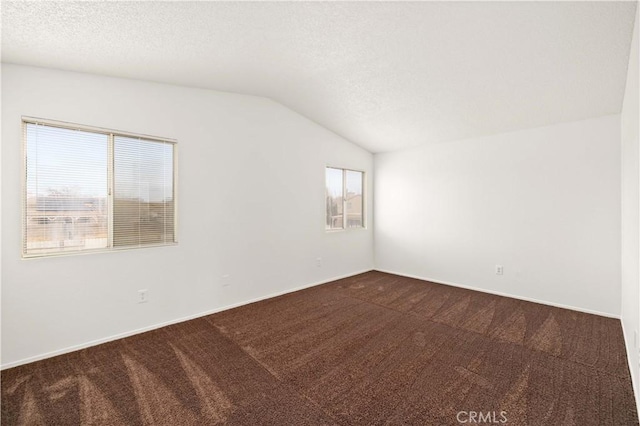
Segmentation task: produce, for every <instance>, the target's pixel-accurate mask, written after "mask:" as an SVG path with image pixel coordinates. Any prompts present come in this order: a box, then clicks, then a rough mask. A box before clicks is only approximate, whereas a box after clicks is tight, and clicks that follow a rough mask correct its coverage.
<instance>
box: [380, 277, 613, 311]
mask: <svg viewBox="0 0 640 426" xmlns="http://www.w3.org/2000/svg"><path fill="white" fill-rule="evenodd" d="M375 270H376V271H379V272H384V273H387V274H393V275H400V276H401V277H407V278H415V279H417V280H422V281H429V282H432V283H436V284H444V285H448V286H452V287H459V288H464V289H467V290H473V291H479V292H481V293H489V294H495V295H496V296H503V297H510V298H512V299H518V300H524V301H526V302H533V303H540V304H541V305H548V306H555V307H556V308H563V309H569V310H572V311H578V312H584V313H586V314H593V315H599V316H602V317H607V318H615V319H620V315H615V314H610V313H608V312H600V311H595V310H593V309H585V308H580V307H577V306H571V305H563V304H562V303H555V302H549V301H548V300H539V299H534V298H532V297H525V296H519V295H517V294H509V293H503V292H500V291H493V290H487V289H484V288H478V287H473V286H470V285H464V284H458V283H454V282H450V281H442V280H435V279H432V278H428V277H419V276H417V275H411V274H404V273H401V272H395V271H390V270H386V269H378V268H376V269H375Z"/></svg>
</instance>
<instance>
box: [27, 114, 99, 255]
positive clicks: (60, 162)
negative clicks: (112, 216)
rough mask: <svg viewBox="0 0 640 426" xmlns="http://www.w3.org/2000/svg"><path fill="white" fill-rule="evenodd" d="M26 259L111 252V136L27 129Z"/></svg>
mask: <svg viewBox="0 0 640 426" xmlns="http://www.w3.org/2000/svg"><path fill="white" fill-rule="evenodd" d="M25 130H26V194H25V195H26V197H25V208H24V212H25V220H24V224H25V239H24V242H23V244H24V247H23V251H24V253H25V254H38V253H55V252H64V251H74V250H85V249H94V248H104V247H107V244H108V239H107V235H108V234H107V233H108V230H107V222H108V220H107V217H108V216H107V215H108V211H107V157H108V156H107V150H108V137H107V135H103V134H97V133H90V132H84V131H80V130H70V129H61V128H58V127H51V126H44V125H38V124H32V123H26V129H25Z"/></svg>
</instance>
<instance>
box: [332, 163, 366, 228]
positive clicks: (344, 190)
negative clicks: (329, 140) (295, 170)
mask: <svg viewBox="0 0 640 426" xmlns="http://www.w3.org/2000/svg"><path fill="white" fill-rule="evenodd" d="M327 169H336V170H341V171H342V228H329V229H327V223H326V222H327V218H326V217H325V219H324V222H325V228H324V229H325V232H343V231H355V230H359V229H367V220H366V218H367V203H366V197H367V195H366V192H367V172H365V171H364V170H358V169H351V168H347V167H337V166H332V165H329V164H327V165H325V168H324V179H325V187H326V185H327ZM347 172H357V173H362V226H357V227H347V214H346V211H347V197H346V195H347ZM325 191H326V190H325ZM324 202H325V211H326V208H327V206H326V203H327V199H326V196H325V200H324Z"/></svg>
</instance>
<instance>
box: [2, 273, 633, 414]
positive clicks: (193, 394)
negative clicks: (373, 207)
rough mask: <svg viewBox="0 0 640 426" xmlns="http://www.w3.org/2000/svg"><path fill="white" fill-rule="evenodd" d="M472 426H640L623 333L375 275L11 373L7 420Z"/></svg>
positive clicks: (532, 307) (615, 324)
mask: <svg viewBox="0 0 640 426" xmlns="http://www.w3.org/2000/svg"><path fill="white" fill-rule="evenodd" d="M471 420H474V421H475V424H506V425H536V426H537V425H554V426H555V425H580V426H583V425H620V426H622V425H637V424H638V419H637V415H636V410H635V405H634V398H633V391H632V387H631V381H630V377H629V371H628V367H627V360H626V354H625V349H624V343H623V337H622V330H621V327H620V322H619V321H618V320H615V319H609V318H604V317H599V316H595V315H588V314H583V313H579V312H574V311H569V310H564V309H559V308H553V307H549V306H544V305H539V304H535V303H529V302H523V301H519V300H514V299H509V298H504V297H499V296H493V295H488V294H484V293H478V292H473V291H469V290H463V289H459V288H454V287H448V286H443V285H438V284H433V283H428V282H424V281H419V280H414V279H410V278H403V277H398V276H395V275H389V274H384V273H381V272H368V273H365V274H361V275H357V276H354V277H351V278H347V279H343V280H339V281H335V282H332V283H329V284H325V285H322V286H318V287H314V288H311V289H308V290H303V291H299V292H296V293H292V294H289V295H285V296H281V297H278V298H274V299H270V300H267V301H263V302H259V303H255V304H252V305H248V306H244V307H241V308H237V309H233V310H229V311H225V312H222V313H219V314H215V315H210V316H207V317H204V318H200V319H196V320H192V321H188V322H184V323H181V324H177V325H173V326H169V327H165V328H162V329H159V330H155V331H152V332H148V333H144V334H141V335H137V336H133V337H130V338H126V339H122V340H119V341H115V342H112V343H107V344H104V345H100V346H96V347H93V348H89V349H85V350H82V351H78V352H74V353H71V354H67V355H63V356H59V357H56V358H51V359H48V360H44V361H40V362H37V363H33V364H29V365H25V366H21V367H16V368H13V369H9V370H5V371H3V372H2V424H3V425H15V424H19V425H39V424H47V425H80V424H83V425H85V424H86V425H89V424H91V425H127V424H131V425H138V424H146V425H212V424H233V425H376V424H387V425H401V424H415V425H459V424H474V422H472V421H471ZM492 422H493V423H492Z"/></svg>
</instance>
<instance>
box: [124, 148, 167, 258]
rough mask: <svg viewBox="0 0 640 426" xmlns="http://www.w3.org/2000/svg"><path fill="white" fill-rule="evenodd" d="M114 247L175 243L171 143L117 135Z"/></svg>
mask: <svg viewBox="0 0 640 426" xmlns="http://www.w3.org/2000/svg"><path fill="white" fill-rule="evenodd" d="M113 165H114V167H113V171H114V179H113V180H114V197H113V200H114V202H113V245H114V246H115V247H121V246H143V245H149V244H166V243H172V242H173V241H174V215H173V204H174V200H173V199H174V197H173V144H172V143H166V142H156V141H149V140H144V139H138V138H130V137H123V136H116V137H115V138H114V142H113Z"/></svg>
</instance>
